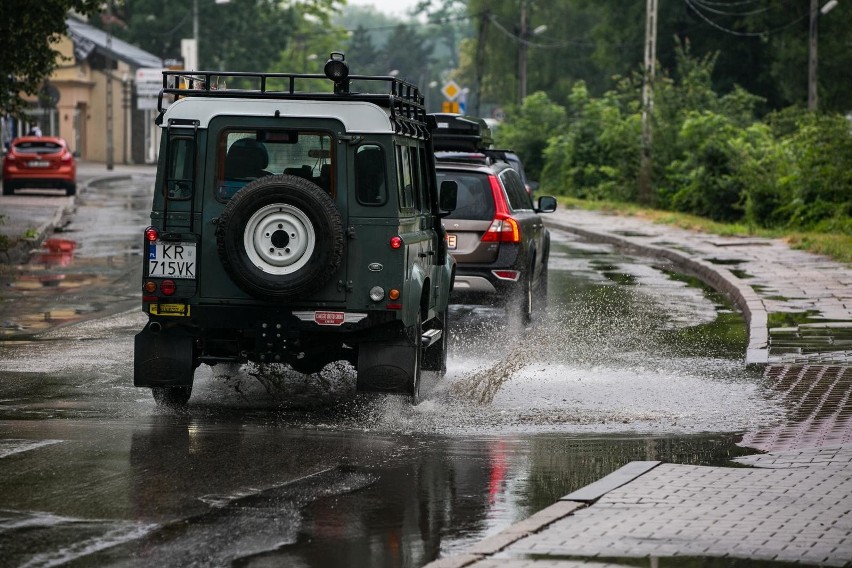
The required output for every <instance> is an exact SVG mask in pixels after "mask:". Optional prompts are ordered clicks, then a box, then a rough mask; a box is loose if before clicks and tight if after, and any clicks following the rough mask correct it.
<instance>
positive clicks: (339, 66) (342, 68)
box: [323, 51, 349, 95]
mask: <svg viewBox="0 0 852 568" xmlns="http://www.w3.org/2000/svg"><path fill="white" fill-rule="evenodd" d="M345 59H346V58H345V56H344V55H343V53H341V52H339V51H333V52H332V53H331V55H330V56H329V58H328V61H326V62H325V67H324V68H323V71H324V72H325V76H326V77H328V78H329V79H330V80H331V81H333V82H334V94H336V95H345V94H347V93H348V92H349V65H348V64H347V63H346V61H345Z"/></svg>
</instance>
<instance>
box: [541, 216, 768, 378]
mask: <svg viewBox="0 0 852 568" xmlns="http://www.w3.org/2000/svg"><path fill="white" fill-rule="evenodd" d="M545 224H546V225H548V226H550V227H553V228H556V229H559V230H561V231H567V232H569V233H574V234H576V235H580V236H581V237H583V238H584V239H587V240H589V241H591V242H597V243H606V244H610V245H613V246H614V247H616V248H618V249H621V250H626V251H629V252H634V253H638V254H642V255H645V256H651V257H654V258H664V259H666V260H669V261H671V262H673V263H674V264H675V265H677V266H678V267H679V268H681V269H682V270H684V271H687V272H689V273H690V274H692V275H694V276H696V277H698V278H699V279H701V281H702V282H704V283H705V284H707V285H709V286H711V287H712V288H713V289H714V290H716V291H718V292H721V293H723V294H725V295H727V296H728V297H729V298H731V300H732V301H733V302H734V305H735V306H736V307H737V309H739V310H740V311H741V312H742V313H743V316H744V317H745V320H746V326H747V327H748V347H747V348H746V353H745V363H746V365H765V364H767V363H768V362H769V328H768V321H769V316H768V314H767V312H766V307H765V306H764V305H763V300H761V299H760V297H759V296H758V295H757V293H756V292H755V291H754V289H753V288H752V287H751V286H747V285H745V284H743V283H742V282H741V281H740V280H739V278H737V277H736V276H734V274H733V273H732V272H731V271H730V270H728V269H727V268H724V267H720V266H717V265H715V264H712V263H710V262H707V261H705V260H701V259H696V258H692V257H690V256H689V255H687V254H685V253H682V252H680V251H677V250H674V249H670V248H665V247H661V246H657V245H648V244H640V243H636V242H634V241H631V240H630V239H629V238H627V237H622V236H617V235H613V234H612V233H603V232H601V233H598V232H595V231H589V230H588V229H580V228H578V227H574V226H572V225H569V224H566V223H565V222H564V221H555V220H552V219H549V218H548V219H546V220H545Z"/></svg>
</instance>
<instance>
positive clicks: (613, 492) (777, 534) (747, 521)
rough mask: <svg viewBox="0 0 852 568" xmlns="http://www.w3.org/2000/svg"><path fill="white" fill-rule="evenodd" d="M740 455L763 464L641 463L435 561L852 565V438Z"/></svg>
mask: <svg viewBox="0 0 852 568" xmlns="http://www.w3.org/2000/svg"><path fill="white" fill-rule="evenodd" d="M736 461H739V462H741V463H742V464H743V465H750V466H753V467H750V468H721V467H703V466H688V465H675V464H660V463H659V462H632V463H631V464H628V465H627V466H625V467H624V468H622V469H621V470H618V471H616V472H614V473H613V474H611V475H610V476H608V477H606V478H604V479H602V480H601V481H599V482H597V483H596V484H594V486H597V487H593V486H590V487H589V488H585V489H581V490H579V491H577V492H575V493H572V494H571V495H567V496H565V497H564V498H563V499H562V500H561V501H560V502H559V503H557V504H555V505H553V506H551V507H549V508H547V509H544V510H543V511H541V512H539V513H538V514H537V515H535V516H533V517H531V518H530V519H528V520H527V521H524V523H521V524H519V525H514V526H513V527H510V528H509V529H506V530H505V531H503V532H502V533H499V534H497V535H495V536H494V537H491V538H489V539H487V540H485V541H483V542H481V543H479V544H478V545H477V546H475V547H474V548H472V549H470V550H469V551H468V553H467V554H465V555H461V556H456V557H450V558H446V559H442V560H438V561H436V562H434V563H432V564H430V565H429V566H430V568H438V567H442V568H448V567H461V566H472V567H474V568H485V567H490V566H503V567H511V568H520V567H521V566H535V567H536V568H544V567H550V566H554V567H555V566H559V567H560V568H568V567H573V566H589V565H591V566H597V567H600V566H608V565H618V564H615V563H616V562H617V560H616V559H618V558H634V559H635V558H643V557H646V558H657V559H666V558H668V559H673V558H687V557H693V558H707V557H727V558H739V559H750V560H755V561H757V560H760V561H774V562H791V563H798V564H801V565H813V566H852V510H850V509H852V446H849V445H847V446H834V447H825V448H817V449H808V450H800V451H795V452H781V453H772V454H763V455H757V456H748V457H744V458H739V459H737V460H736ZM595 559H601V560H603V559H606V561H607V562H609V563H608V564H607V563H603V562H597V561H596V560H595ZM651 565H652V566H653V565H654V564H653V563H652V564H651ZM667 565H676V564H671V563H668V564H667Z"/></svg>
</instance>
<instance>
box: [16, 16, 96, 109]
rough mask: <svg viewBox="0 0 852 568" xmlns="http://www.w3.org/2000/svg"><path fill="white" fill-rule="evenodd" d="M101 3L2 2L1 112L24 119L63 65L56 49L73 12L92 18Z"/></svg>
mask: <svg viewBox="0 0 852 568" xmlns="http://www.w3.org/2000/svg"><path fill="white" fill-rule="evenodd" d="M100 6H101V0H51V1H50V2H32V1H31V0H3V1H2V2H0V54H2V57H0V111H2V112H6V113H9V114H11V115H12V116H15V117H19V118H23V117H24V116H25V115H26V110H27V108H28V107H29V106H30V103H29V102H28V101H27V98H30V97H33V96H36V95H37V94H38V93H39V92H40V90H41V88H42V85H43V83H44V81H45V80H46V79H47V78H48V77H50V75H51V73H52V72H53V70H54V69H55V68H56V66H57V65H58V64H59V63H60V62H61V61H60V60H59V52H58V51H56V50H55V49H54V48H53V47H52V45H54V44H56V43H58V42H59V40H60V37H61V35H62V34H63V33H65V31H66V30H67V27H66V25H65V17H66V15H67V14H68V11H69V10H76V11H77V12H78V13H80V14H84V15H91V14H95V13H97V12H98V11H99V10H100Z"/></svg>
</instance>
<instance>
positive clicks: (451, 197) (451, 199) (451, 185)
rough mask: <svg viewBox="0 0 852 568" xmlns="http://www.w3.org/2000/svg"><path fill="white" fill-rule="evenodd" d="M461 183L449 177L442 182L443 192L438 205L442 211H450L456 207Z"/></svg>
mask: <svg viewBox="0 0 852 568" xmlns="http://www.w3.org/2000/svg"><path fill="white" fill-rule="evenodd" d="M458 194H459V184H458V183H456V182H455V181H454V180H451V179H448V180H444V181H442V182H441V194H440V196H439V198H438V207H440V208H441V211H445V212H447V213H449V212H450V211H453V210H454V209H455V208H456V201H457V200H458Z"/></svg>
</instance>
